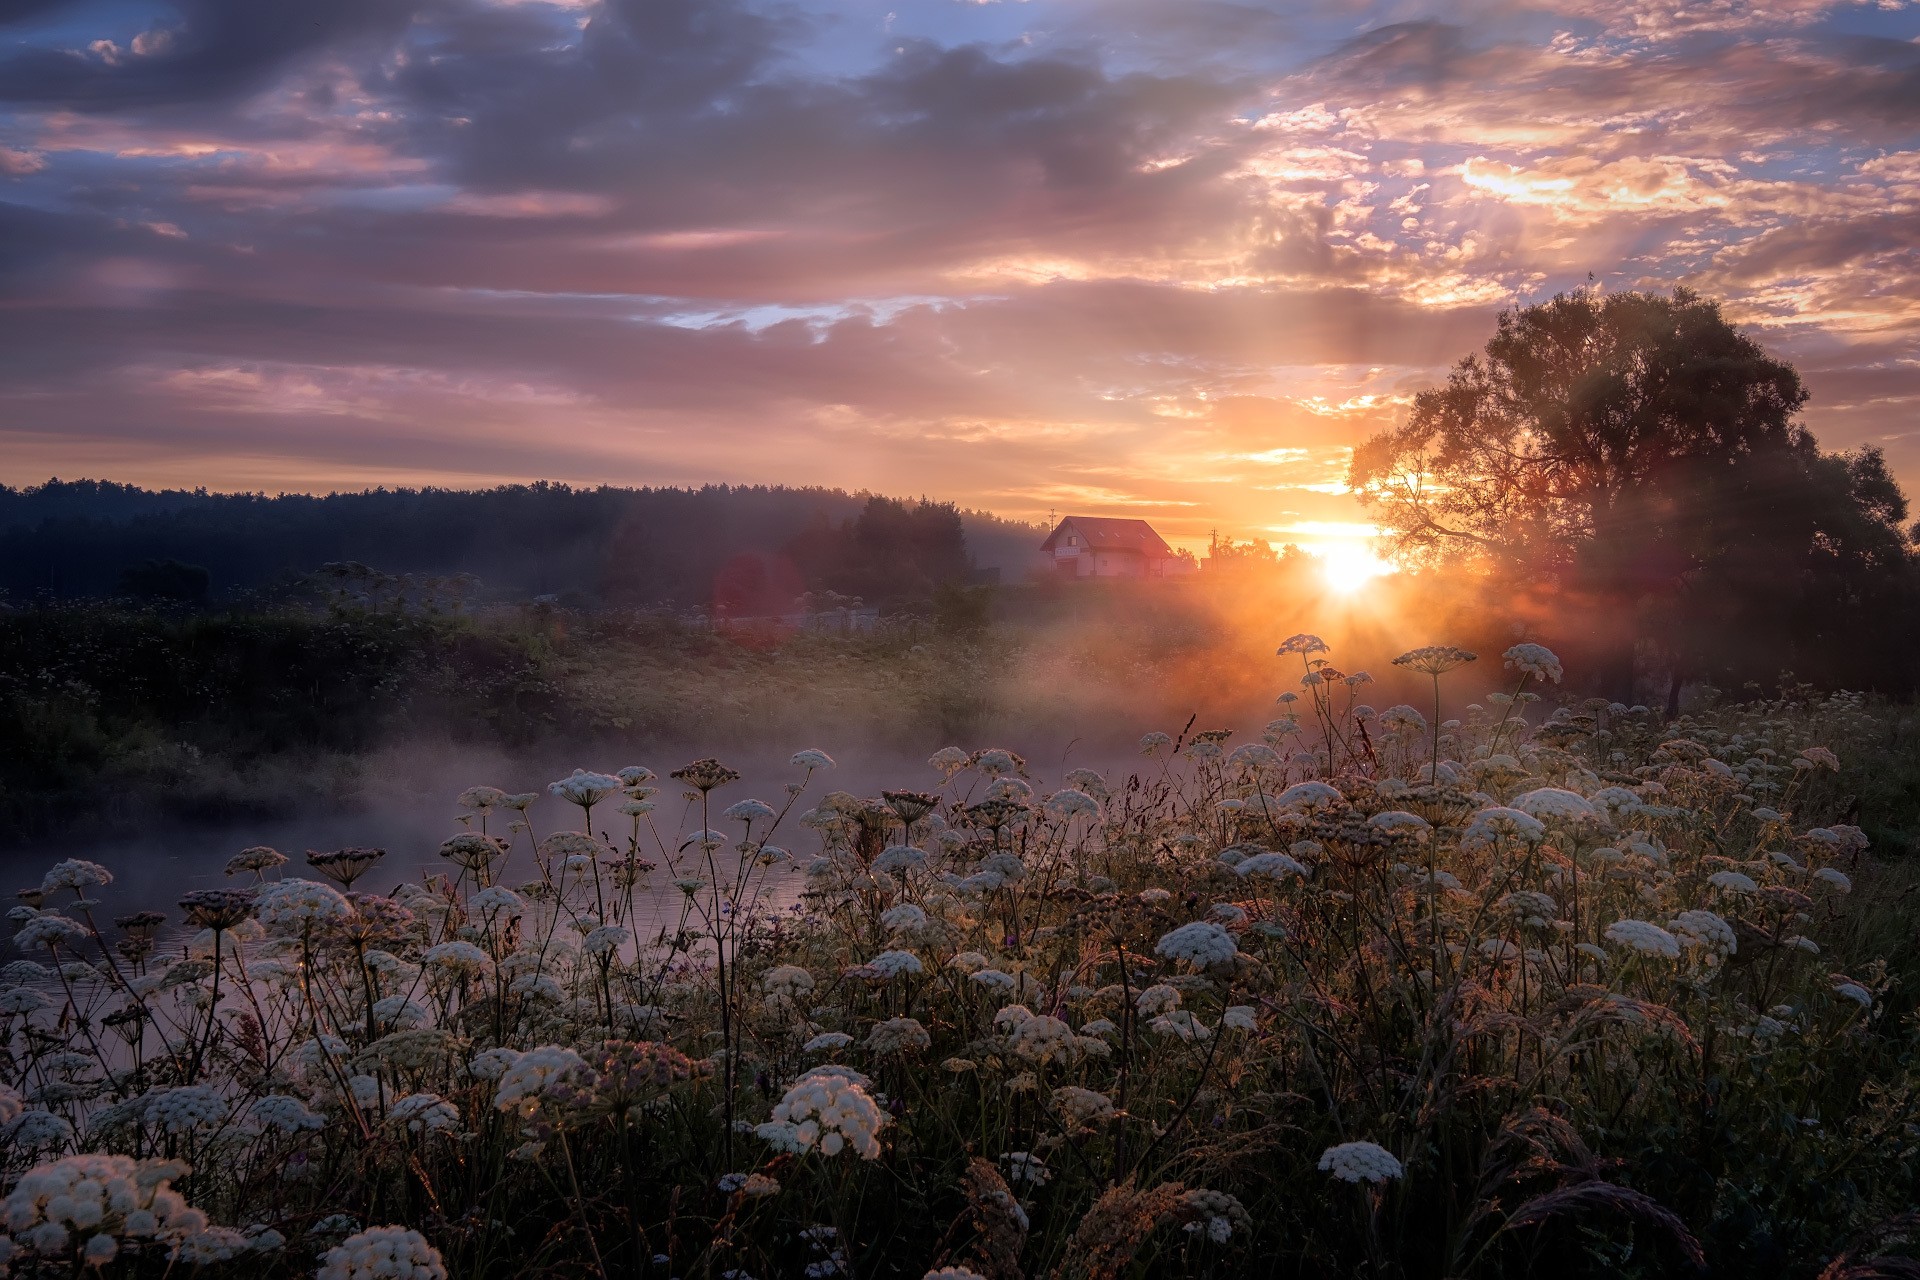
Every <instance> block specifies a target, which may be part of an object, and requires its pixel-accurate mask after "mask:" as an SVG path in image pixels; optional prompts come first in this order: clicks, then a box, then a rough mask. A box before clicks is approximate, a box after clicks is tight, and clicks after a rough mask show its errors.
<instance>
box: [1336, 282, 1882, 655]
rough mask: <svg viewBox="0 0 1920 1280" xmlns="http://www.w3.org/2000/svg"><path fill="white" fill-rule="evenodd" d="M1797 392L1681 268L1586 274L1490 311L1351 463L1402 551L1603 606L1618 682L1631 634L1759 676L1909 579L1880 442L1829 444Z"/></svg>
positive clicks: (1782, 368)
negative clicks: (1655, 281) (1616, 283)
mask: <svg viewBox="0 0 1920 1280" xmlns="http://www.w3.org/2000/svg"><path fill="white" fill-rule="evenodd" d="M1806 399H1807V393H1806V391H1805V389H1804V388H1803V387H1802V386H1801V383H1800V378H1799V376H1798V375H1797V374H1796V373H1795V372H1794V370H1793V368H1792V367H1791V366H1790V365H1788V364H1786V363H1785V362H1783V361H1780V360H1777V359H1774V358H1773V357H1771V356H1769V355H1768V354H1767V353H1766V351H1764V350H1763V349H1762V348H1761V347H1760V345H1759V344H1758V343H1756V342H1755V341H1753V339H1751V338H1750V337H1748V336H1746V335H1745V334H1743V333H1741V332H1740V331H1739V330H1737V329H1736V328H1734V327H1733V326H1732V325H1731V324H1729V323H1728V322H1727V320H1726V319H1725V317H1723V316H1722V315H1721V313H1720V309H1719V307H1718V306H1717V305H1716V304H1714V303H1712V302H1709V301H1706V300H1704V299H1702V298H1700V297H1699V296H1697V295H1696V294H1694V293H1692V292H1690V291H1688V290H1686V289H1676V290H1675V291H1674V292H1673V294H1672V295H1671V296H1663V295H1660V294H1652V293H1616V294H1603V293H1601V292H1600V291H1598V290H1594V289H1581V290H1577V291H1575V292H1572V293H1567V294H1562V295H1560V296H1558V297H1555V298H1554V299H1552V300H1551V301H1549V302H1545V303H1541V304H1539V305H1536V306H1531V307H1525V308H1520V309H1517V310H1512V311H1508V312H1506V313H1504V314H1502V315H1501V317H1500V320H1499V327H1498V330H1497V332H1496V333H1495V334H1494V336H1493V338H1492V339H1491V340H1490V341H1489V342H1488V343H1487V345H1486V348H1485V350H1484V352H1481V353H1477V354H1475V355H1471V356H1468V357H1467V358H1466V359H1464V360H1462V361H1461V362H1460V364H1459V365H1458V366H1456V367H1455V369H1454V371H1453V373H1452V374H1451V375H1450V376H1449V378H1448V379H1447V381H1446V383H1445V384H1444V385H1442V386H1438V387H1434V388H1431V389H1429V390H1427V391H1423V392H1421V393H1420V395H1419V396H1417V397H1416V398H1415V401H1414V405H1413V410H1412V412H1411V413H1410V414H1409V416H1408V419H1407V421H1406V423H1405V424H1404V425H1403V426H1400V427H1398V428H1396V429H1393V430H1390V431H1386V432H1383V433H1382V434H1380V435H1378V436H1375V437H1374V438H1373V439H1371V440H1369V441H1367V443H1366V444H1364V445H1363V446H1361V447H1360V448H1359V449H1358V450H1356V451H1355V453H1354V458H1353V465H1352V470H1351V473H1350V476H1349V483H1350V484H1351V485H1352V486H1353V488H1354V489H1355V490H1356V491H1357V492H1358V493H1359V494H1360V495H1361V497H1362V498H1363V500H1365V501H1366V502H1367V503H1368V504H1369V505H1370V507H1371V508H1372V509H1373V511H1374V513H1375V517H1376V519H1377V520H1378V521H1379V523H1380V524H1381V525H1382V527H1383V528H1384V529H1385V530H1386V531H1387V532H1388V534H1389V535H1390V536H1391V537H1392V539H1393V540H1394V543H1395V547H1396V550H1397V551H1398V553H1399V554H1400V556H1401V557H1402V558H1403V559H1405V560H1408V561H1410V562H1414V563H1425V564H1447V563H1455V564H1458V563H1462V562H1475V563H1478V564H1480V565H1483V566H1486V567H1488V568H1490V569H1492V570H1494V571H1496V572H1498V573H1501V574H1502V575H1504V576H1506V577H1508V578H1510V579H1516V580H1518V579H1524V580H1527V581H1531V582H1533V583H1536V584H1540V585H1545V586H1549V587H1551V588H1552V589H1554V590H1555V591H1557V592H1558V593H1560V595H1561V596H1562V598H1563V599H1565V600H1567V601H1569V602H1579V603H1584V604H1585V605H1586V606H1587V607H1588V608H1589V609H1590V610H1591V611H1592V613H1591V614H1590V616H1591V617H1605V618H1607V619H1610V620H1611V621H1612V622H1614V623H1615V624H1617V625H1616V626H1615V627H1614V628H1613V630H1612V634H1613V635H1614V636H1615V637H1616V643H1615V644H1614V645H1613V646H1612V647H1613V660H1612V662H1611V663H1610V666H1611V670H1610V671H1609V673H1608V675H1607V677H1606V678H1607V679H1608V682H1609V683H1610V684H1611V685H1613V686H1614V690H1615V691H1616V692H1617V693H1624V692H1625V691H1626V689H1627V688H1628V687H1629V686H1630V683H1631V679H1632V659H1633V653H1634V649H1635V647H1636V646H1637V647H1639V648H1640V649H1641V650H1642V651H1645V650H1647V649H1648V648H1652V649H1653V650H1655V651H1656V652H1657V653H1658V654H1659V655H1660V656H1661V657H1663V658H1664V659H1665V665H1666V667H1667V669H1668V671H1669V673H1670V674H1671V676H1672V677H1673V682H1674V687H1675V688H1676V689H1677V684H1678V680H1679V679H1680V678H1681V677H1683V676H1688V677H1690V676H1712V677H1715V678H1719V679H1728V678H1736V677H1737V678H1748V679H1750V678H1756V677H1758V678H1767V677H1771V676H1773V675H1775V674H1778V672H1779V670H1780V669H1781V665H1792V664H1794V663H1796V662H1804V661H1808V660H1819V661H1827V662H1829V663H1831V662H1832V661H1834V660H1835V659H1836V658H1837V656H1838V654H1837V652H1836V651H1834V650H1832V649H1828V650H1825V651H1824V652H1823V653H1815V652H1814V651H1813V648H1812V643H1811V642H1812V641H1813V640H1815V639H1816V638H1818V637H1822V636H1831V633H1832V632H1833V630H1834V629H1835V628H1836V627H1841V628H1844V627H1847V626H1849V625H1852V624H1854V623H1858V622H1864V621H1865V620H1866V619H1865V617H1864V614H1865V612H1866V611H1868V610H1870V609H1871V610H1875V611H1878V614H1879V616H1878V618H1877V619H1876V620H1875V623H1876V625H1880V626H1884V624H1885V621H1886V612H1885V611H1886V610H1888V609H1894V610H1895V611H1896V612H1897V611H1899V610H1901V609H1905V608H1907V607H1909V604H1910V602H1911V599H1912V597H1913V594H1914V581H1915V575H1914V561H1913V551H1912V544H1911V541H1910V539H1909V537H1908V535H1907V533H1906V532H1905V531H1904V530H1902V528H1901V522H1902V521H1903V520H1904V519H1905V517H1906V500H1905V498H1904V496H1903V495H1902V494H1901V493H1900V490H1899V487H1898V485H1897V484H1895V483H1894V481H1893V479H1892V477H1891V476H1890V475H1889V474H1888V473H1887V470H1886V467H1885V462H1884V459H1882V458H1881V456H1880V455H1879V453H1878V452H1877V451H1874V450H1871V449H1868V450H1862V451H1859V452H1857V453H1854V454H1850V455H1836V454H1823V453H1822V452H1821V451H1820V449H1819V447H1818V445H1817V444H1816V443H1815V441H1814V439H1813V437H1812V436H1811V435H1810V434H1809V433H1808V432H1807V430H1806V428H1805V427H1804V426H1803V425H1802V424H1801V423H1800V422H1799V420H1798V417H1797V415H1798V412H1799V410H1800V408H1801V406H1802V405H1804V404H1805V403H1806ZM1849 643H1852V642H1851V641H1849ZM1854 647H1855V648H1858V647H1859V646H1858V645H1857V644H1855V646H1854ZM1769 664H1781V665H1773V666H1772V669H1771V670H1767V669H1765V668H1766V667H1767V666H1768V665H1769ZM1856 665H1857V664H1856ZM1809 674H1811V672H1809Z"/></svg>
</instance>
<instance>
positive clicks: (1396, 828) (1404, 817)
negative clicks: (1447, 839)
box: [1367, 809, 1433, 838]
mask: <svg viewBox="0 0 1920 1280" xmlns="http://www.w3.org/2000/svg"><path fill="white" fill-rule="evenodd" d="M1367 825H1368V826H1370V827H1372V828H1373V829H1374V830H1375V831H1384V832H1386V833H1387V834H1388V835H1411V836H1415V837H1419V838H1425V836H1426V834H1427V833H1428V832H1430V831H1432V830H1433V824H1432V823H1430V822H1428V821H1427V820H1426V819H1425V818H1423V817H1421V816H1420V815H1419V814H1417V813H1408V812H1406V811H1405V810H1404V809H1387V810H1384V811H1382V812H1380V813H1376V814H1374V815H1373V816H1372V817H1371V818H1368V819H1367Z"/></svg>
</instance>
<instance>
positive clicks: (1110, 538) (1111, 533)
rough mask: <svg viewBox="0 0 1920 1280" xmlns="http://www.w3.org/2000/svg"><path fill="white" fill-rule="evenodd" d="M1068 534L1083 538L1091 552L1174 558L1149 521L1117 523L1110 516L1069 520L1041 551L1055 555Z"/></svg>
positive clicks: (1056, 529)
mask: <svg viewBox="0 0 1920 1280" xmlns="http://www.w3.org/2000/svg"><path fill="white" fill-rule="evenodd" d="M1068 532H1072V533H1076V534H1079V535H1080V538H1081V541H1082V542H1083V543H1084V545H1085V546H1086V547H1087V549H1088V550H1090V551H1138V552H1140V553H1141V554H1143V555H1146V556H1152V557H1165V556H1172V555H1173V548H1172V547H1170V546H1168V545H1167V540H1166V539H1165V538H1163V537H1161V536H1160V535H1159V534H1157V533H1155V532H1154V531H1153V526H1152V525H1150V524H1148V523H1147V522H1146V521H1145V520H1115V519H1111V518H1109V517H1107V516H1068V517H1067V518H1066V519H1064V520H1062V521H1061V522H1060V523H1059V525H1058V526H1057V527H1056V528H1055V529H1054V531H1053V532H1052V533H1050V534H1048V535H1047V540H1046V541H1045V542H1043V543H1041V544H1040V549H1041V550H1042V551H1046V552H1051V551H1052V550H1053V548H1054V545H1055V544H1056V543H1057V542H1058V541H1059V540H1060V538H1061V535H1063V534H1065V533H1068Z"/></svg>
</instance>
